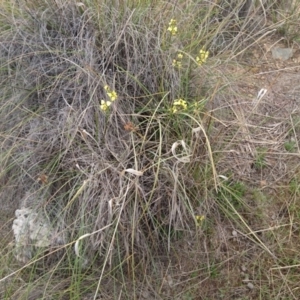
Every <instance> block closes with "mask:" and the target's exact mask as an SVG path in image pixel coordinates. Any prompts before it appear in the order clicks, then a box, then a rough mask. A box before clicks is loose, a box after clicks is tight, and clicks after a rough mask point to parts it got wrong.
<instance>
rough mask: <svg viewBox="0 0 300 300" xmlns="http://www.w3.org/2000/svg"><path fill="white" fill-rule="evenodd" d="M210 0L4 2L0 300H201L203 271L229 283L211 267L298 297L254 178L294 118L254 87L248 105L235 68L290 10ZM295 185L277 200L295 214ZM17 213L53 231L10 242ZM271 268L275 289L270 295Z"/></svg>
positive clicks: (291, 145) (288, 148) (283, 148)
mask: <svg viewBox="0 0 300 300" xmlns="http://www.w3.org/2000/svg"><path fill="white" fill-rule="evenodd" d="M217 2H218V3H217ZM217 2H216V3H213V2H210V1H202V2H200V3H199V1H192V0H190V1H173V2H164V1H148V2H147V1H142V3H141V1H104V0H103V1H86V2H75V1H47V0H34V1H33V0H31V1H20V3H18V4H15V3H14V2H9V1H2V2H1V4H0V8H1V13H0V83H1V84H0V86H1V88H0V128H1V136H0V146H1V155H0V162H1V164H0V165H1V169H0V170H1V172H0V175H1V178H0V180H1V190H0V203H1V206H2V207H3V220H4V221H3V224H1V225H2V226H3V227H2V228H3V230H2V228H1V232H6V233H4V234H3V241H4V243H3V248H2V249H1V254H2V257H3V258H2V259H1V261H3V265H4V267H3V268H2V269H1V270H0V274H1V279H0V294H1V298H3V299H12V298H13V299H98V298H97V297H98V296H100V295H101V296H102V297H104V298H106V299H114V298H118V299H132V298H134V299H136V298H138V299H140V298H141V297H142V298H146V299H150V297H152V298H153V299H198V298H195V297H198V296H196V295H199V293H198V292H199V290H198V288H197V285H198V284H199V282H200V283H203V284H202V285H201V289H202V290H203V295H204V296H203V297H209V298H210V299H219V298H218V297H219V296H220V295H221V294H223V295H225V296H224V297H225V298H226V297H229V296H228V295H230V293H231V291H225V290H223V289H224V280H222V278H225V277H226V278H227V277H228V278H231V279H232V280H233V278H238V277H239V276H236V275H233V274H237V273H238V272H240V269H242V271H243V272H244V275H245V276H246V275H247V276H248V277H247V278H248V279H247V278H246V277H245V279H244V282H243V287H244V288H243V292H242V293H243V295H247V297H248V296H249V297H250V298H249V299H259V298H255V297H263V298H262V299H275V298H274V297H280V296H279V295H281V293H285V294H286V295H295V293H296V292H291V290H294V288H295V285H294V284H293V283H290V280H295V279H294V277H289V275H288V274H287V273H286V272H285V271H284V270H286V268H288V266H290V268H291V269H292V268H293V266H294V265H295V266H296V265H298V263H297V261H295V262H290V261H289V258H290V257H291V256H290V255H291V254H290V253H293V251H294V250H291V249H292V248H293V247H294V246H295V245H294V244H293V245H292V246H291V244H290V243H289V240H288V239H285V243H283V244H281V245H280V247H279V250H278V247H277V246H278V243H279V241H280V236H281V235H282V234H283V233H282V232H281V231H280V232H278V231H276V232H275V231H274V230H273V228H275V227H276V226H277V225H276V226H275V225H270V223H268V222H269V221H270V220H272V216H268V217H266V215H267V214H268V211H270V207H271V206H272V205H271V202H270V201H269V200H268V199H267V196H266V195H265V194H264V191H262V189H260V188H261V187H263V188H264V187H266V189H267V187H269V186H268V183H271V182H272V183H274V182H278V180H279V178H280V176H279V175H274V174H279V173H280V172H282V170H283V169H284V168H283V165H284V166H285V165H286V164H288V163H289V162H287V161H285V160H284V159H283V156H284V154H282V153H283V152H284V153H293V151H296V146H297V145H296V142H295V138H292V137H293V135H296V132H297V130H298V129H297V126H298V125H297V124H298V123H297V120H296V117H295V115H292V113H291V111H290V110H289V111H287V114H286V116H285V122H284V121H283V119H282V118H281V117H282V116H280V115H279V114H278V108H277V107H276V105H274V106H273V109H270V108H269V106H268V105H269V103H267V100H265V98H263V96H262V97H258V98H257V99H256V100H257V101H256V102H255V103H254V106H253V105H252V104H251V103H250V100H249V99H250V98H251V99H252V96H251V97H250V96H249V93H252V92H253V90H255V92H257V91H256V89H253V90H251V88H253V87H251V85H250V84H249V85H248V90H247V93H246V92H244V91H243V88H244V87H243V84H248V82H247V83H246V82H243V80H242V79H243V78H244V77H243V76H244V75H242V74H244V73H243V72H241V67H240V66H241V65H243V64H244V63H245V61H248V60H253V58H252V56H251V55H252V54H251V51H252V49H254V48H255V49H257V48H258V49H260V46H258V45H260V44H259V42H260V41H263V40H264V39H266V38H274V37H275V36H276V37H278V36H280V35H282V34H283V29H282V28H283V27H284V28H285V34H286V37H287V38H286V40H285V42H286V44H288V43H291V42H297V38H298V37H297V35H296V33H295V31H294V22H295V21H294V20H295V18H296V17H297V16H299V14H298V10H296V9H295V10H289V11H285V13H283V8H282V4H281V3H280V1H260V2H259V3H258V4H257V3H254V2H253V1H217ZM292 2H293V1H291V5H294V7H296V6H297V3H296V2H297V1H296V2H295V3H294V2H293V3H292ZM298 4H299V3H298ZM279 16H280V17H279ZM242 71H244V70H242ZM261 88H262V87H261ZM241 91H243V92H241ZM241 95H243V96H242V97H243V99H239V97H241ZM247 97H248V98H247ZM237 99H239V101H237ZM264 101H266V102H264ZM265 110H266V111H268V115H267V114H266V113H265ZM293 113H294V114H295V111H294V112H293ZM287 118H290V119H289V123H287V121H286V120H287ZM270 119H271V120H272V122H273V123H275V121H276V122H277V123H278V124H280V125H278V126H275V127H272V126H271V125H270ZM277 123H276V124H277ZM286 124H288V125H286ZM269 125H270V127H268V126H269ZM265 128H267V132H268V134H273V136H276V138H278V140H277V142H276V143H275V142H274V143H271V142H270V137H269V135H268V134H266V135H264V134H265V133H262V132H264V131H262V129H265ZM255 139H258V140H259V141H260V142H259V143H256V142H254V140H255ZM241 145H245V146H243V147H241ZM270 145H272V146H270ZM274 153H275V154H274ZM236 154H238V155H236ZM273 154H274V155H275V156H276V157H280V159H281V158H282V161H281V164H274V163H273V162H272V159H273V157H274V156H273ZM285 157H286V156H285ZM289 157H290V156H289ZM291 157H292V155H291ZM236 158H237V160H236ZM283 160H284V162H283ZM236 161H237V163H236ZM241 161H242V162H241ZM270 174H272V176H273V177H272V176H271V177H268V176H269V175H270ZM294 174H295V170H294V169H293V171H291V173H290V174H289V175H287V177H291V176H293V175H294ZM295 178H297V177H295ZM291 182H292V183H290V185H289V186H288V187H286V188H282V189H281V190H280V193H283V194H284V195H285V197H286V198H285V199H287V200H284V201H276V205H275V206H276V208H274V207H272V209H273V210H274V211H276V212H277V210H279V211H281V210H284V209H283V207H285V209H286V210H287V211H288V212H289V213H286V219H284V222H286V221H287V220H289V221H290V223H293V225H295V224H294V222H293V220H294V218H299V216H298V206H297V203H296V200H295V199H296V195H297V194H298V192H299V191H298V183H297V181H296V179H295V180H293V181H291ZM271 194H272V193H271V192H270V190H267V195H268V196H269V195H271ZM276 195H277V194H276ZM274 197H275V196H274ZM21 208H22V209H23V208H24V209H25V208H26V209H31V210H34V212H35V213H36V215H35V216H36V217H35V219H34V220H33V221H30V222H33V223H37V222H40V223H43V221H41V220H46V221H45V222H46V223H43V224H44V225H40V226H44V227H43V228H44V231H45V232H46V230H47V229H48V228H51V230H50V229H49V232H50V233H49V237H48V238H49V242H48V240H45V241H44V244H43V245H44V247H39V246H37V244H36V243H35V244H34V243H33V241H34V240H37V239H38V238H37V236H38V235H36V236H35V237H31V238H28V240H27V241H24V240H22V247H19V249H15V248H16V246H15V245H14V244H13V242H12V240H13V238H12V234H11V232H10V229H9V228H11V224H12V221H13V219H14V212H15V210H16V209H21ZM4 212H5V219H4ZM18 213H19V214H21V212H20V211H19V212H18ZM274 213H275V212H274ZM292 216H293V217H292ZM1 218H2V216H1ZM24 218H25V219H26V218H28V219H29V220H31V219H30V218H29V217H28V215H26V213H25V216H24ZM273 220H274V219H273ZM278 222H279V221H278ZM284 222H283V223H284ZM279 223H280V222H279ZM283 223H280V224H279V225H278V226H279V227H278V228H282V227H284V226H285V225H283ZM296 223H297V222H296ZM45 224H46V225H45ZM14 226H16V223H15V222H14ZM28 226H29V227H28V228H29V229H28V230H29V231H30V230H31V231H32V229H31V227H30V226H31V225H28ZM262 226H263V227H262ZM274 226H275V227H274ZM13 228H15V227H13ZM26 228H27V227H26ZM45 228H46V229H45ZM270 228H271V229H270ZM276 228H277V227H276ZM26 230H27V229H26ZM44 231H43V232H44ZM7 232H8V233H7ZM41 232H42V230H41V231H40V233H41ZM265 232H266V233H267V234H269V236H265ZM40 233H37V234H40ZM267 234H266V235H267ZM290 235H292V227H290ZM39 236H40V235H39ZM238 236H240V238H239V240H238ZM1 237H2V233H1ZM237 240H238V244H237V243H235V242H236V241H237ZM35 242H36V241H35ZM42 242H43V241H40V245H41V244H42ZM45 244H47V246H45ZM249 246H250V249H252V252H250V253H248V251H249V250H245V249H246V248H248V247H249ZM287 248H289V250H290V251H287ZM16 251H17V252H16ZM243 251H246V253H247V254H248V256H247V257H246V256H243V255H242V253H244V252H243ZM16 253H17V255H16ZM233 253H239V254H238V255H237V257H236V258H234V254H233ZM226 255H227V256H226ZM16 257H17V258H18V260H19V262H17V261H16ZM183 257H188V258H187V259H183ZM249 257H251V258H249ZM261 257H263V258H262V259H259V258H261ZM4 260H5V261H6V263H5V264H4ZM20 261H21V262H22V264H21V265H20ZM241 261H243V262H241ZM204 262H205V263H204ZM255 262H257V263H255ZM228 263H229V264H228ZM245 264H247V265H249V266H250V265H251V267H253V269H252V270H255V271H257V272H256V273H255V274H260V275H259V277H258V275H254V274H249V273H247V274H246V269H247V268H246V267H244V265H245ZM249 268H250V267H249ZM264 268H267V269H268V270H270V271H271V272H272V276H274V277H272V279H270V278H269V277H266V273H264ZM178 270H181V271H182V273H178ZM226 272H227V273H226ZM253 272H254V271H253ZM278 274H279V275H278ZM283 274H284V275H283ZM250 275H251V278H252V279H251V280H252V281H253V282H255V283H256V289H255V290H253V287H252V286H251V285H250V283H251V284H252V281H250V279H249V278H250V277H249V276H250ZM276 276H281V278H283V277H284V279H285V286H282V288H281V289H280V290H278V289H276V288H275V289H272V290H271V289H270V286H271V285H272V284H274V283H276V282H277V281H276V280H278V277H276ZM295 276H296V275H295ZM275 277H276V278H275ZM208 279H209V281H208ZM237 280H238V279H237ZM268 280H270V281H268ZM267 281H268V283H267ZM129 282H130V284H129V285H128V283H129ZM258 282H259V284H260V285H261V288H260V289H258V288H257V286H258V284H257V283H258ZM245 283H246V284H248V285H245ZM215 284H216V285H217V286H218V291H216V290H212V286H214V285H215ZM125 285H127V287H126V288H124V286H125ZM252 285H253V284H252ZM105 286H106V287H107V290H106V289H105ZM177 286H178V288H177ZM183 286H185V288H182V287H183ZM231 288H232V290H235V291H236V290H238V287H235V286H232V287H231ZM266 288H267V290H268V291H269V294H268V296H270V298H266V295H267V292H265V291H264V289H266ZM283 291H284V292H283ZM214 297H215V298H214ZM224 297H223V298H224ZM251 297H252V298H251ZM272 297H273V298H272ZM152 298H151V299H152ZM201 299H202V298H201ZM203 299H205V298H203ZM226 299H227V298H226ZM228 299H233V298H228ZM247 299H248V298H247ZM278 299H281V298H278ZM295 299H296V298H295Z"/></svg>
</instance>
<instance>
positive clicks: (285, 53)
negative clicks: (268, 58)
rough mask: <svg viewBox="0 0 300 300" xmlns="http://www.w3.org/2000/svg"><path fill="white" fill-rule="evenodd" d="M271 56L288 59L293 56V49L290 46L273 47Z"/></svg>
mask: <svg viewBox="0 0 300 300" xmlns="http://www.w3.org/2000/svg"><path fill="white" fill-rule="evenodd" d="M272 56H273V58H275V59H281V60H288V59H289V58H291V57H292V56H293V49H291V48H277V47H276V48H273V49H272Z"/></svg>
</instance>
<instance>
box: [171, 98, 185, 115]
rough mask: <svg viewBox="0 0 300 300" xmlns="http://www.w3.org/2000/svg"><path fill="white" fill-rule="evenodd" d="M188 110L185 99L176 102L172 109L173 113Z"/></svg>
mask: <svg viewBox="0 0 300 300" xmlns="http://www.w3.org/2000/svg"><path fill="white" fill-rule="evenodd" d="M185 109H187V103H186V101H185V100H183V99H177V100H175V101H174V103H173V106H172V108H171V112H172V113H176V112H178V111H179V110H185Z"/></svg>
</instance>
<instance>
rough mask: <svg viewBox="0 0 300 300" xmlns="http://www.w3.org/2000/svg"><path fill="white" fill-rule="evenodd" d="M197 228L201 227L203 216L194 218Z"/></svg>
mask: <svg viewBox="0 0 300 300" xmlns="http://www.w3.org/2000/svg"><path fill="white" fill-rule="evenodd" d="M195 219H196V223H197V226H201V225H202V223H203V221H204V220H205V216H203V215H202V216H195Z"/></svg>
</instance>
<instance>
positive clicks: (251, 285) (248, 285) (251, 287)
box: [247, 282, 254, 290]
mask: <svg viewBox="0 0 300 300" xmlns="http://www.w3.org/2000/svg"><path fill="white" fill-rule="evenodd" d="M247 288H248V289H249V290H253V289H254V285H253V284H252V283H251V282H248V283H247Z"/></svg>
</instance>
